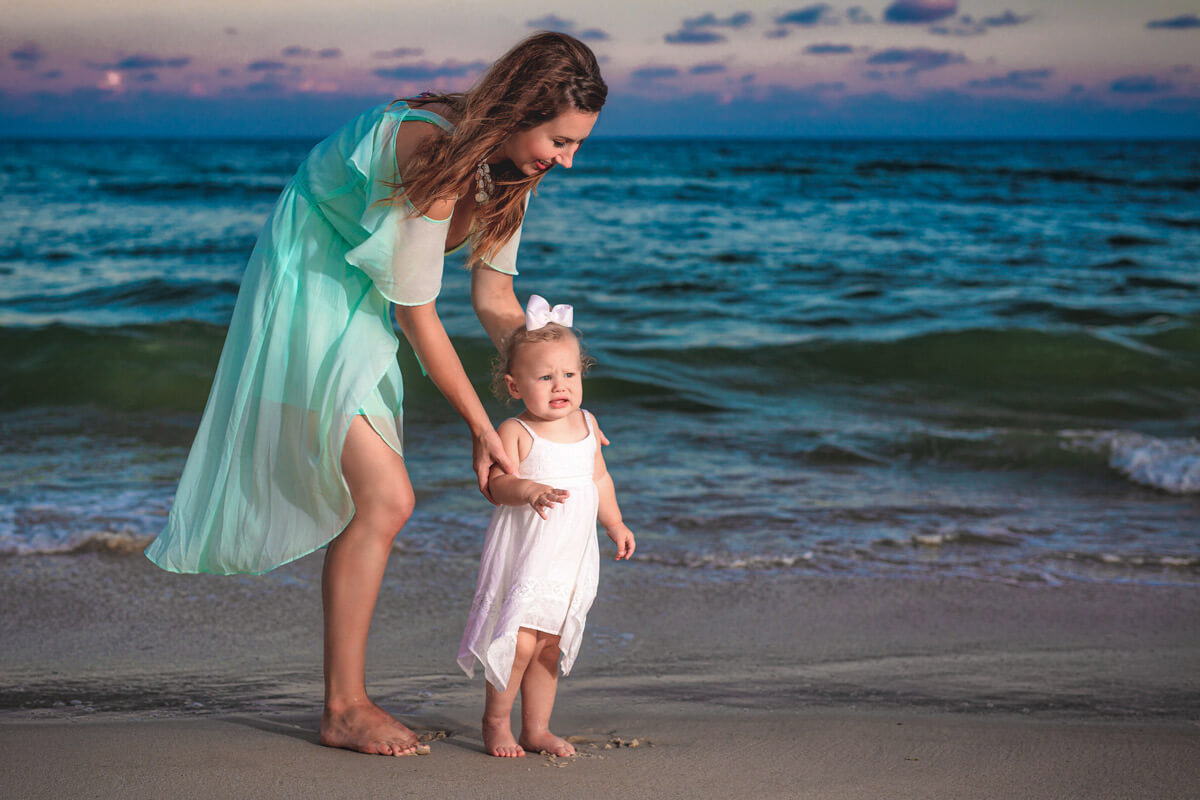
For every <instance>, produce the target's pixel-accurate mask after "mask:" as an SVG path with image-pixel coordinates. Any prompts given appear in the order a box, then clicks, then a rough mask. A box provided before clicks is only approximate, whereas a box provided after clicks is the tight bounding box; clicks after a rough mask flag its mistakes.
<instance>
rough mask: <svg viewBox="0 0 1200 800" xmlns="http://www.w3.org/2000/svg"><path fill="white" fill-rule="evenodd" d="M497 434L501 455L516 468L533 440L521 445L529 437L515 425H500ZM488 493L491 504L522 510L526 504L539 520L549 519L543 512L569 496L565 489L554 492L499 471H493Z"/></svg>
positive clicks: (507, 422) (494, 469) (495, 468)
mask: <svg viewBox="0 0 1200 800" xmlns="http://www.w3.org/2000/svg"><path fill="white" fill-rule="evenodd" d="M497 433H498V434H499V435H500V442H501V443H502V444H503V445H504V451H505V452H506V453H508V457H509V458H510V459H512V461H513V462H514V463H518V464H519V463H520V462H521V459H522V457H523V456H525V455H529V448H530V447H531V446H532V445H533V442H532V440H530V441H528V442H525V441H523V439H529V434H527V433H525V432H524V429H523V428H521V426H520V425H519V424H518V423H516V422H513V421H512V420H506V421H505V422H502V423H500V430H498V431H497ZM522 451H524V452H522ZM488 490H489V491H490V492H491V493H492V500H493V501H494V502H495V503H496V504H497V505H502V506H523V505H525V504H526V503H528V504H529V506H530V507H531V508H532V509H533V510H534V511H536V512H537V513H538V515H539V516H540V517H541V518H542V519H548V517H547V514H546V512H547V511H549V510H550V509H551V508H553V507H554V506H555V505H556V504H558V503H563V502H566V500H567V498H568V497H570V496H571V493H570V492H568V491H567V490H566V489H555V488H554V487H553V486H547V485H546V484H544V483H538V482H537V481H531V480H529V479H528V478H518V477H517V476H516V475H506V474H505V473H504V472H502V471H501V470H500V468H499V467H492V474H491V479H490V480H489V481H488Z"/></svg>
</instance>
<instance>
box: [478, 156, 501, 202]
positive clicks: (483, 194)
mask: <svg viewBox="0 0 1200 800" xmlns="http://www.w3.org/2000/svg"><path fill="white" fill-rule="evenodd" d="M475 188H476V190H477V191H476V192H475V202H476V203H486V202H487V201H488V200H491V199H492V192H493V191H494V190H495V188H496V185H495V184H494V183H492V168H491V166H489V165H488V163H487V159H486V158H485V159H483V160H482V161H480V162H479V165H478V166H477V167H475Z"/></svg>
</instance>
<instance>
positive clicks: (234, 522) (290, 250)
mask: <svg viewBox="0 0 1200 800" xmlns="http://www.w3.org/2000/svg"><path fill="white" fill-rule="evenodd" d="M606 95H607V87H606V86H605V84H604V81H603V79H602V78H601V77H600V70H599V66H598V65H597V63H596V59H595V56H594V55H593V54H592V52H591V50H589V49H588V48H587V46H586V45H584V44H582V43H581V42H579V41H577V40H575V39H573V38H571V37H569V36H565V35H563V34H557V33H540V34H536V35H534V36H531V37H530V38H528V39H526V40H525V41H523V42H521V43H520V44H518V45H517V46H516V47H514V48H513V49H512V50H511V51H509V52H508V53H507V54H506V55H505V56H504V57H503V58H501V59H500V60H499V61H497V62H496V63H495V64H493V65H492V67H491V68H490V69H489V70H488V72H487V73H486V74H485V75H484V76H483V77H482V78H481V79H480V81H479V83H478V84H477V85H476V86H475V87H474V88H472V89H471V90H470V91H468V92H466V93H463V94H451V95H429V94H425V95H422V96H421V97H419V98H416V99H414V100H410V101H407V102H401V101H397V102H396V103H393V104H391V105H388V106H380V107H378V108H375V109H372V110H370V111H368V112H366V113H365V114H363V115H361V116H359V117H358V118H356V119H354V120H352V121H351V122H350V123H349V124H347V125H346V126H345V127H344V128H343V129H342V130H341V131H339V132H338V133H335V134H334V135H333V136H331V137H329V138H328V139H326V140H325V141H324V142H322V143H321V144H319V145H317V146H316V147H315V148H314V149H313V151H312V152H311V153H310V154H309V155H308V157H307V158H306V159H305V161H304V163H303V164H301V166H300V169H299V171H298V172H297V174H296V176H295V177H294V178H293V179H292V180H291V181H290V182H289V184H288V185H287V187H286V188H285V189H284V191H283V194H282V196H281V197H280V199H279V202H278V203H277V205H276V207H275V210H274V212H273V213H272V216H271V218H270V220H269V221H268V222H267V225H266V227H265V228H264V230H263V233H262V235H261V236H260V238H259V240H258V243H257V244H256V245H255V248H254V252H253V254H252V255H251V257H250V261H249V264H248V266H247V268H246V273H245V276H244V277H243V280H242V287H241V291H240V293H239V295H238V301H237V305H236V307H235V309H234V313H233V319H232V321H231V323H230V327H229V333H228V336H227V339H226V342H225V347H224V350H223V351H222V353H221V360H220V363H219V365H218V367H217V373H216V376H215V378H214V381H213V388H212V392H211V394H210V395H209V398H208V405H207V407H206V408H205V412H204V416H203V418H202V419H201V423H200V429H199V432H198V433H197V436H196V441H195V443H194V444H193V446H192V451H191V453H190V455H189V456H188V460H187V464H186V465H185V467H184V471H183V476H182V478H181V480H180V485H179V490H178V493H177V494H176V497H175V504H174V506H173V507H172V509H171V515H170V518H169V520H168V523H167V528H166V530H165V531H164V532H163V533H162V535H160V536H159V537H158V539H156V540H155V542H154V543H153V544H151V546H150V547H149V548H148V549H147V551H146V554H147V556H148V557H149V558H150V559H151V560H152V561H154V563H156V564H158V565H159V566H160V567H162V568H164V569H168V570H172V571H176V572H212V573H219V574H231V573H247V572H248V573H262V572H266V571H268V570H271V569H274V568H275V567H277V566H280V565H281V564H285V563H287V562H289V561H292V560H294V559H296V558H299V557H301V556H303V555H306V554H307V553H310V552H313V551H314V550H316V549H319V548H321V547H323V546H326V545H328V547H327V550H326V554H325V565H324V572H323V575H322V600H323V607H324V619H325V707H324V712H323V714H322V718H321V742H322V743H323V744H326V745H329V746H333V747H345V748H349V749H352V750H358V751H361V752H365V753H378V754H381V755H408V754H411V753H415V752H418V747H419V745H418V742H417V739H416V737H415V736H414V735H413V733H412V732H411V731H410V730H409V729H408V728H406V727H405V726H403V725H401V724H400V723H399V722H397V721H396V720H395V719H393V718H392V717H391V716H390V715H388V714H387V713H386V712H385V711H383V709H381V708H379V707H378V706H376V705H375V704H374V703H373V702H371V701H370V699H369V698H368V697H367V693H366V688H365V685H364V680H365V661H366V643H367V633H368V630H369V627H370V621H371V614H372V612H373V610H374V606H375V601H376V598H377V597H378V594H379V587H380V584H381V581H382V579H383V571H384V567H385V566H386V564H387V559H388V554H389V552H390V551H391V547H392V542H393V540H394V538H395V536H396V534H397V532H398V531H399V530H400V528H401V527H403V526H404V524H405V522H407V520H408V518H409V516H410V514H411V513H412V510H413V503H414V496H413V489H412V484H411V482H410V480H409V477H408V472H407V470H406V469H405V466H404V459H403V449H402V442H401V435H400V434H401V427H400V418H401V400H402V397H403V384H402V381H401V375H400V370H399V366H398V363H397V361H396V348H397V346H398V344H399V342H398V339H397V338H396V335H395V333H394V332H393V328H392V325H391V321H390V319H389V316H388V310H389V308H394V311H395V318H396V321H397V323H398V324H399V327H400V329H401V331H402V332H403V333H404V336H405V338H406V339H407V340H408V342H409V344H410V345H411V346H412V348H413V350H414V351H415V352H416V355H417V357H418V358H419V360H420V362H421V364H422V365H423V366H424V367H425V369H426V370H427V371H428V374H429V377H430V378H431V379H432V380H433V382H434V383H435V384H436V385H437V387H438V389H439V390H440V391H441V392H442V394H443V395H445V397H446V399H447V400H449V401H450V403H451V405H453V406H454V408H455V409H456V410H457V411H458V413H459V414H460V415H461V416H462V417H463V419H464V420H465V421H466V423H467V426H468V427H469V428H470V430H471V435H472V439H473V442H474V454H473V460H474V467H475V471H476V474H477V475H478V480H479V488H480V490H481V491H483V492H484V494H485V495H487V483H486V481H487V475H488V473H489V471H490V470H491V467H492V465H493V464H495V465H498V466H499V467H500V468H501V469H503V470H504V471H506V472H509V473H513V472H515V471H516V465H515V464H513V463H512V462H511V460H510V459H509V458H508V456H507V455H506V454H505V452H504V448H503V446H502V445H501V443H500V439H499V437H498V436H497V435H496V432H495V430H494V429H493V428H492V425H491V422H490V421H489V419H488V417H487V414H486V412H485V411H484V409H483V406H482V405H481V403H480V401H479V398H478V397H477V396H476V394H475V391H474V389H473V388H472V386H471V383H470V381H469V380H468V378H467V376H466V373H465V372H464V370H463V367H462V363H461V362H460V360H459V358H458V355H457V354H456V353H455V351H454V348H453V346H452V345H451V343H450V340H449V338H448V337H447V335H446V332H445V330H444V329H443V327H442V324H441V322H440V321H439V319H438V316H437V311H436V309H435V305H434V301H435V298H436V297H437V294H438V291H439V289H440V286H441V275H442V262H443V255H444V253H445V252H447V244H449V245H450V247H449V249H450V250H453V249H456V247H457V246H458V245H461V244H464V243H467V242H469V243H470V245H471V248H472V258H471V266H472V275H471V301H472V305H473V306H474V308H475V312H476V314H477V316H478V317H479V321H480V322H481V323H482V325H483V327H484V329H485V330H486V331H487V333H488V336H489V337H490V338H491V339H492V341H493V342H494V343H496V344H497V345H499V343H500V341H501V338H502V336H503V334H505V333H506V332H508V331H511V330H513V329H515V328H516V327H518V326H519V325H520V324H521V322H522V320H523V319H524V316H523V311H522V308H521V306H520V304H519V303H518V302H517V299H516V296H515V295H514V293H513V286H512V279H513V276H514V275H515V274H516V250H517V245H518V243H519V241H520V234H521V223H522V220H523V218H524V211H525V206H526V204H527V201H528V197H529V193H530V192H531V191H532V190H533V189H534V187H536V186H537V184H538V183H539V182H540V180H541V178H542V176H543V175H544V174H545V173H546V172H547V171H548V170H549V169H551V168H552V167H554V166H555V165H561V166H563V167H570V166H571V161H572V158H573V156H574V154H575V151H576V150H577V149H578V148H579V145H580V144H581V143H582V142H583V140H584V139H586V138H587V136H588V135H589V133H590V132H591V129H592V126H593V125H594V124H595V121H596V117H597V115H598V113H599V111H600V108H601V107H602V106H603V104H604V100H605V97H606ZM489 499H490V497H489Z"/></svg>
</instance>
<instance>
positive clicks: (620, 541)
mask: <svg viewBox="0 0 1200 800" xmlns="http://www.w3.org/2000/svg"><path fill="white" fill-rule="evenodd" d="M525 317H526V321H525V327H523V328H518V329H517V330H516V331H515V332H514V333H513V334H512V335H511V336H510V337H509V338H508V340H507V341H506V342H505V345H504V352H503V353H502V354H501V358H500V361H499V363H498V364H497V366H496V370H495V379H494V380H493V390H495V391H496V392H497V395H500V394H501V393H502V392H504V393H506V394H507V395H508V396H510V397H512V398H515V399H518V400H520V401H521V402H522V403H524V405H525V410H524V411H523V412H522V413H521V414H520V415H519V416H517V417H513V418H512V419H508V420H505V421H504V422H503V423H501V425H500V427H499V428H498V429H497V432H498V433H499V434H500V439H501V441H502V442H503V443H504V447H505V449H506V450H507V451H508V454H509V457H510V458H512V459H513V460H514V461H516V462H519V463H520V468H519V472H518V474H517V475H508V474H506V473H504V472H503V471H501V470H500V469H499V468H498V467H497V468H493V470H492V474H491V477H490V479H489V484H488V487H489V490H490V492H491V495H492V499H493V500H494V501H495V502H496V503H497V504H498V505H497V507H496V510H495V511H494V512H493V514H492V519H491V522H490V524H489V525H488V529H487V534H486V536H485V538H484V543H483V556H482V560H481V563H480V566H479V580H478V583H477V585H476V589H475V599H474V601H473V602H472V603H471V614H470V618H469V619H468V620H467V629H466V631H465V632H464V633H463V639H462V645H461V646H460V647H459V651H458V663H459V666H461V667H462V668H463V670H464V671H466V673H467V675H474V671H475V661H476V659H478V661H479V663H480V664H482V665H483V671H484V676H485V677H486V678H487V699H486V705H485V707H484V713H483V744H484V748H485V749H486V750H487V752H488V753H490V754H491V755H493V756H506V757H520V756H524V755H525V751H526V750H532V751H533V752H540V751H546V752H548V753H553V754H554V755H558V756H569V755H573V754H574V752H575V748H574V747H572V746H571V744H570V743H569V742H567V741H565V740H564V739H562V738H560V737H558V736H555V735H554V734H553V733H551V732H550V712H551V710H552V709H553V708H554V694H555V691H556V690H557V688H558V670H559V668H560V666H561V669H562V674H563V675H566V674H568V673H569V672H570V671H571V665H572V664H573V663H574V662H575V656H576V654H577V653H578V652H579V643H580V640H581V639H582V637H583V626H584V622H585V620H586V618H587V612H588V609H589V608H590V607H591V605H592V600H593V599H595V597H596V584H597V579H598V577H599V568H600V553H599V549H598V547H597V545H596V520H597V519H599V520H600V523H601V524H602V525H604V529H605V531H606V532H607V533H608V538H610V539H612V541H613V543H614V544H615V545H616V546H617V560H620V559H623V558H624V559H628V558H629V557H630V556H632V555H633V551H634V547H635V543H634V537H633V532H632V531H630V530H629V528H628V527H626V526H625V524H624V523H623V522H622V521H621V510H620V509H619V508H618V507H617V497H616V492H615V491H614V489H613V482H612V478H611V477H609V474H608V470H607V469H606V468H605V465H604V456H603V455H601V453H600V445H599V442H598V441H597V433H596V423H595V420H594V418H593V417H592V415H591V414H590V413H589V412H587V411H585V410H583V409H582V408H580V402H581V401H582V399H583V373H584V372H585V371H586V370H587V368H588V367H589V366H590V365H591V359H590V358H587V357H586V356H585V355H584V354H583V352H582V348H581V347H580V344H579V339H578V338H577V337H576V335H575V333H574V331H572V330H571V324H572V321H573V320H572V318H573V311H572V309H571V307H570V306H566V305H559V306H555V307H554V308H553V309H551V308H550V306H549V304H548V303H547V302H546V301H545V300H544V299H543V298H541V297H539V296H538V295H534V296H533V297H532V298H530V301H529V306H528V308H527V309H526V312H525ZM518 689H519V690H520V692H521V735H520V738H519V739H517V738H515V737H514V736H513V733H512V727H511V712H512V707H513V701H514V700H515V699H516V694H517V691H518Z"/></svg>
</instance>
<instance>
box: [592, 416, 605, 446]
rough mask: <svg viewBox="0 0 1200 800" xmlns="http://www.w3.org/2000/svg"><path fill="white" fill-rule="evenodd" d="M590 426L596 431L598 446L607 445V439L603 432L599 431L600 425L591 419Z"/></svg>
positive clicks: (593, 418)
mask: <svg viewBox="0 0 1200 800" xmlns="http://www.w3.org/2000/svg"><path fill="white" fill-rule="evenodd" d="M592 426H593V427H594V428H595V429H596V439H597V440H598V441H599V442H600V444H605V445H606V444H609V441H608V437H607V436H605V435H604V431H602V430H600V423H598V422H596V418H595V417H592Z"/></svg>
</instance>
